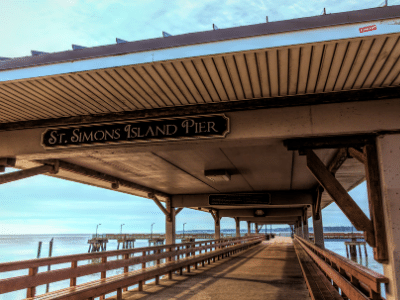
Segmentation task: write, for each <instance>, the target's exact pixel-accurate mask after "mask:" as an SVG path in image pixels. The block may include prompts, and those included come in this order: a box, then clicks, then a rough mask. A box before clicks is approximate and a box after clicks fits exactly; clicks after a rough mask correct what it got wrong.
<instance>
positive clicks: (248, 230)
mask: <svg viewBox="0 0 400 300" xmlns="http://www.w3.org/2000/svg"><path fill="white" fill-rule="evenodd" d="M247 234H248V235H250V234H251V222H250V221H247Z"/></svg>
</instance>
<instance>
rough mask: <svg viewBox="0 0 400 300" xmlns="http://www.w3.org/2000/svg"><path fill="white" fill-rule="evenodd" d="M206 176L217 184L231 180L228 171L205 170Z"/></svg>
mask: <svg viewBox="0 0 400 300" xmlns="http://www.w3.org/2000/svg"><path fill="white" fill-rule="evenodd" d="M204 176H206V177H207V178H208V179H210V180H212V181H215V182H221V181H230V180H231V174H229V172H228V171H227V170H205V171H204Z"/></svg>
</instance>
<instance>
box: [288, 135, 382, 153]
mask: <svg viewBox="0 0 400 300" xmlns="http://www.w3.org/2000/svg"><path fill="white" fill-rule="evenodd" d="M375 137H376V134H364V135H350V136H347V135H346V136H333V137H318V138H298V139H290V140H285V141H283V143H284V145H285V146H286V147H287V149H288V150H289V151H290V150H301V151H302V153H301V154H303V152H304V151H303V150H306V149H331V148H348V147H363V146H364V145H366V144H371V143H373V141H374V139H375ZM304 154H305V152H304Z"/></svg>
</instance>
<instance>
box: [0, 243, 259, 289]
mask: <svg viewBox="0 0 400 300" xmlns="http://www.w3.org/2000/svg"><path fill="white" fill-rule="evenodd" d="M260 239H261V238H260V237H257V236H256V237H249V238H235V239H225V240H213V241H202V242H195V243H185V244H174V245H163V246H155V247H144V248H136V249H128V250H116V251H105V252H102V253H88V254H78V255H68V256H60V257H52V258H43V259H36V260H26V261H17V262H11V263H1V264H0V272H6V271H10V270H23V269H25V270H26V269H29V275H25V276H18V277H12V278H6V279H1V280H0V294H3V293H8V292H12V291H17V290H21V289H26V288H28V289H32V290H34V288H35V287H36V286H39V285H42V284H48V283H53V282H56V281H60V280H65V279H72V280H71V285H76V278H77V277H81V276H86V275H90V274H94V273H99V272H106V271H109V270H113V269H119V268H124V270H125V272H128V267H129V266H132V265H138V264H142V268H146V263H147V262H152V261H157V264H159V262H160V260H161V259H167V260H168V261H171V260H177V261H179V257H180V256H183V255H185V256H186V257H188V256H195V255H194V254H195V253H196V252H200V253H201V252H202V251H204V252H207V253H212V251H216V250H218V251H220V250H221V249H222V248H227V247H230V246H232V245H239V244H245V243H248V242H252V241H256V240H260ZM196 245H197V246H196ZM208 251H209V252H208ZM151 252H152V254H149V253H151ZM135 253H140V254H141V255H140V256H138V255H134V254H135ZM119 255H123V257H124V258H123V259H117V260H110V261H107V257H110V256H119ZM96 258H101V263H97V264H85V265H79V266H78V261H82V260H90V259H96ZM60 263H70V264H71V267H69V268H63V269H58V270H52V271H44V272H39V273H38V267H40V266H45V265H46V266H47V265H49V264H60ZM72 282H75V284H72ZM33 294H34V292H33Z"/></svg>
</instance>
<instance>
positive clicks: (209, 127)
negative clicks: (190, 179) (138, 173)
mask: <svg viewBox="0 0 400 300" xmlns="http://www.w3.org/2000/svg"><path fill="white" fill-rule="evenodd" d="M228 133H229V119H228V118H227V117H226V116H225V115H208V116H190V117H177V118H168V119H153V120H143V121H127V122H115V123H107V124H93V125H82V126H68V127H61V128H49V129H47V130H46V131H45V132H44V133H43V135H42V145H43V147H45V148H58V147H79V146H89V145H102V144H118V143H135V142H150V141H168V140H185V139H198V138H224V137H225V136H226V135H227V134H228Z"/></svg>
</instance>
